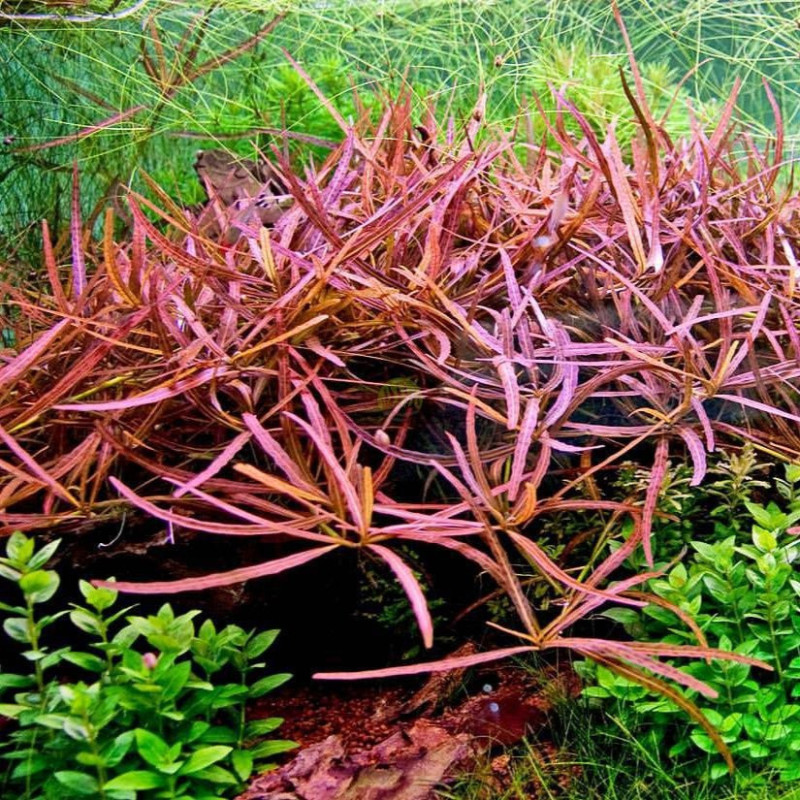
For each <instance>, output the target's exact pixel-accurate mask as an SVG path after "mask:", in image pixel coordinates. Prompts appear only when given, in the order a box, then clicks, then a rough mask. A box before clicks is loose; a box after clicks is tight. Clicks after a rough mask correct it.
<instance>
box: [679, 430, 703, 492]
mask: <svg viewBox="0 0 800 800" xmlns="http://www.w3.org/2000/svg"><path fill="white" fill-rule="evenodd" d="M677 431H678V435H679V436H680V437H681V439H683V441H684V442H685V443H686V449H687V450H688V451H689V455H690V456H691V458H692V466H693V468H694V469H693V473H692V480H691V483H690V484H689V486H699V485H700V484H701V483H702V482H703V478H704V477H705V475H706V451H705V448H704V447H703V442H702V440H701V439H700V437H699V436H698V435H697V434H696V433H695V432H694V431H693V430H692V429H691V428H689V427H687V426H686V425H681V426H679V427H678V428H677Z"/></svg>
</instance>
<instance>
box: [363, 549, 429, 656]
mask: <svg viewBox="0 0 800 800" xmlns="http://www.w3.org/2000/svg"><path fill="white" fill-rule="evenodd" d="M367 548H368V549H369V550H371V551H372V552H373V553H376V554H377V555H379V556H380V557H381V558H382V559H383V560H384V561H385V562H386V563H387V564H388V565H389V567H390V568H391V570H392V572H394V574H395V575H396V576H397V580H398V581H400V585H401V586H402V587H403V591H404V592H405V593H406V596H407V597H408V600H409V602H410V603H411V608H412V610H413V611H414V616H415V617H416V619H417V625H419V630H420V633H421V634H422V641H423V642H424V644H425V647H427V648H431V647H433V620H432V619H431V613H430V610H429V609H428V603H427V601H426V600H425V595H424V594H423V593H422V589H421V588H420V585H419V582H418V581H417V579H416V578H415V577H414V573H413V572H412V571H411V569H410V567H409V566H408V565H407V564H406V563H405V562H404V561H403V559H401V558H400V557H399V556H398V555H397V554H396V553H394V552H392V551H391V550H390V549H389V548H388V547H383V546H382V545H379V544H370V545H367Z"/></svg>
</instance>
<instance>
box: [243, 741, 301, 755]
mask: <svg viewBox="0 0 800 800" xmlns="http://www.w3.org/2000/svg"><path fill="white" fill-rule="evenodd" d="M298 746H299V745H298V744H297V742H292V741H290V740H288V739H271V740H270V741H268V742H261V743H260V744H257V745H256V746H255V747H251V748H250V752H251V753H252V754H253V758H255V759H261V758H270V757H271V756H274V755H277V754H278V753H285V752H287V751H288V750H294V749H295V748H296V747H298Z"/></svg>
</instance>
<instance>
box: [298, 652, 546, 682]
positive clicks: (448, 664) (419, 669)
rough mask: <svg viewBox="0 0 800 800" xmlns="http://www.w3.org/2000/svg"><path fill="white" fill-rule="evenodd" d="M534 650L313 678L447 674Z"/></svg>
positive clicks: (325, 674) (477, 654)
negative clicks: (454, 670) (426, 673)
mask: <svg viewBox="0 0 800 800" xmlns="http://www.w3.org/2000/svg"><path fill="white" fill-rule="evenodd" d="M535 649H536V648H534V647H531V646H525V647H506V648H504V649H502V650H489V652H487V653H476V654H475V655H471V656H454V657H453V658H443V659H442V660H441V661H428V662H425V663H422V664H409V665H408V666H406V667H387V668H386V669H368V670H364V671H363V672H317V673H316V674H315V675H312V677H313V678H315V679H316V680H320V681H350V680H365V679H370V680H371V679H374V678H395V677H399V676H401V675H419V674H420V673H423V672H448V671H449V670H452V669H463V668H464V667H474V666H475V665H476V664H486V663H488V662H490V661H501V660H502V659H504V658H510V657H511V656H516V655H520V654H521V653H530V652H531V651H532V650H535Z"/></svg>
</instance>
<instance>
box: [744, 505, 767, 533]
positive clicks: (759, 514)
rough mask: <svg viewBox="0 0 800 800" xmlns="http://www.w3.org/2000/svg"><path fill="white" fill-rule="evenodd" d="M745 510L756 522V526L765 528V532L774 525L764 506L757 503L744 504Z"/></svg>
mask: <svg viewBox="0 0 800 800" xmlns="http://www.w3.org/2000/svg"><path fill="white" fill-rule="evenodd" d="M744 505H745V508H746V509H747V510H748V511H749V512H750V516H752V518H753V519H754V520H755V521H756V523H757V524H758V525H760V526H761V527H762V528H766V529H767V530H771V529H772V528H773V527H774V525H773V524H772V523H773V520H772V514H770V513H769V511H767V509H766V508H764V506H760V505H758V504H757V503H745V504H744Z"/></svg>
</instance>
